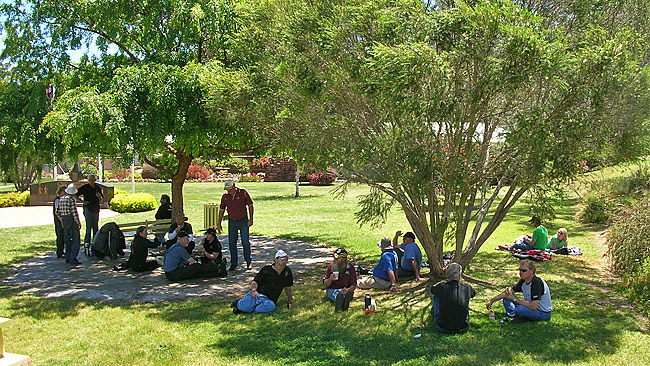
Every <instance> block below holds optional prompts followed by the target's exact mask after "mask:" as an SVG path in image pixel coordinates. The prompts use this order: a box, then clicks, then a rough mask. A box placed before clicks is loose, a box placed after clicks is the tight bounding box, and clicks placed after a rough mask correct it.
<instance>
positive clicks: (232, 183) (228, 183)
mask: <svg viewBox="0 0 650 366" xmlns="http://www.w3.org/2000/svg"><path fill="white" fill-rule="evenodd" d="M233 187H235V181H233V180H232V179H226V180H225V181H224V182H223V189H225V190H226V191H229V190H231V189H233Z"/></svg>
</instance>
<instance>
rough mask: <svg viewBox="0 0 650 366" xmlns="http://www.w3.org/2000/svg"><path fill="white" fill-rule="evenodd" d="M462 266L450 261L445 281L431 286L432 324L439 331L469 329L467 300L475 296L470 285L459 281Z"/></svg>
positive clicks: (461, 332)
mask: <svg viewBox="0 0 650 366" xmlns="http://www.w3.org/2000/svg"><path fill="white" fill-rule="evenodd" d="M462 273H463V267H462V266H461V265H460V264H458V263H450V264H449V266H447V269H446V270H445V277H447V282H438V283H437V284H436V285H435V286H433V287H432V288H431V294H432V295H433V307H432V308H431V314H433V324H434V325H435V326H436V329H437V330H438V332H440V333H445V334H463V333H465V332H467V330H468V329H469V300H470V299H471V298H472V297H474V296H476V291H474V288H472V286H471V285H468V284H466V283H463V282H460V276H461V274H462Z"/></svg>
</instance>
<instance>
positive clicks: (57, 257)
mask: <svg viewBox="0 0 650 366" xmlns="http://www.w3.org/2000/svg"><path fill="white" fill-rule="evenodd" d="M63 258H65V255H57V256H56V259H63Z"/></svg>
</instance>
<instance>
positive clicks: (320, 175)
mask: <svg viewBox="0 0 650 366" xmlns="http://www.w3.org/2000/svg"><path fill="white" fill-rule="evenodd" d="M307 177H308V178H309V183H311V184H312V185H315V186H326V185H330V184H332V183H334V181H335V180H336V173H335V172H334V170H333V169H332V168H329V169H328V170H327V171H326V172H324V171H322V170H319V171H318V172H316V173H312V174H309V175H308V176H307Z"/></svg>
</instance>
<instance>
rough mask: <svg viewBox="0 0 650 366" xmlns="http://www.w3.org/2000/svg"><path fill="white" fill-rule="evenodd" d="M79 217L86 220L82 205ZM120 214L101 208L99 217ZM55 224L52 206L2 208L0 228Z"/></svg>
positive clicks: (79, 208)
mask: <svg viewBox="0 0 650 366" xmlns="http://www.w3.org/2000/svg"><path fill="white" fill-rule="evenodd" d="M77 212H78V213H79V219H80V220H81V221H83V220H84V212H83V208H82V207H77ZM115 215H119V213H118V212H115V211H111V210H106V209H103V210H100V211H99V218H100V219H103V218H105V217H111V216H115ZM38 225H54V223H53V218H52V206H25V207H4V208H0V229H4V228H9V227H21V226H38Z"/></svg>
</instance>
